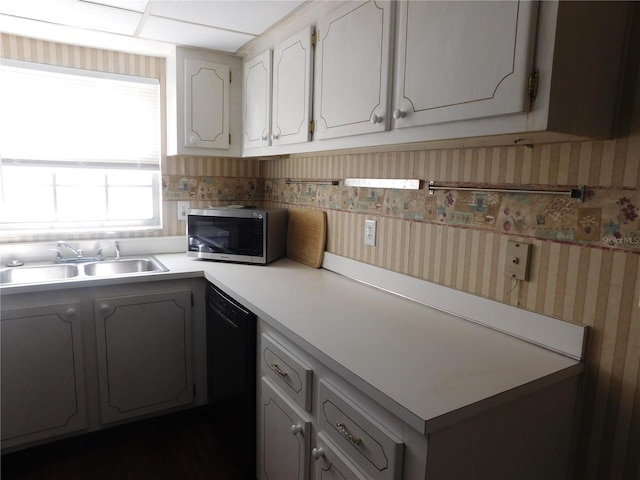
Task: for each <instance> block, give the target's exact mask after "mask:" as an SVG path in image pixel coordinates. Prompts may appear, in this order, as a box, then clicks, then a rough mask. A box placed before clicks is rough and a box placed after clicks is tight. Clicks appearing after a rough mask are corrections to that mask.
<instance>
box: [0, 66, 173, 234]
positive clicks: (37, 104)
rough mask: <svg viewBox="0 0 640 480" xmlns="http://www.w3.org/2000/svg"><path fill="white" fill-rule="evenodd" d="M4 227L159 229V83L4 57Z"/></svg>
mask: <svg viewBox="0 0 640 480" xmlns="http://www.w3.org/2000/svg"><path fill="white" fill-rule="evenodd" d="M0 85H1V87H0V111H1V112H2V115H0V228H2V230H3V231H5V232H16V233H17V232H31V233H36V232H45V231H46V232H51V231H67V232H68V231H88V230H132V229H149V228H161V227H162V222H161V218H162V215H161V189H160V180H161V174H160V145H161V111H160V85H159V81H158V80H157V79H152V78H146V77H135V76H130V75H120V74H112V73H104V72H95V71H89V70H81V69H77V68H66V67H57V66H52V65H45V64H36V63H30V62H22V61H13V60H7V59H0Z"/></svg>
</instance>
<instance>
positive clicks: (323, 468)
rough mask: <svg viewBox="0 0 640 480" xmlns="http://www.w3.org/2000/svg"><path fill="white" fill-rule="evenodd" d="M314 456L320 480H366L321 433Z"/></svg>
mask: <svg viewBox="0 0 640 480" xmlns="http://www.w3.org/2000/svg"><path fill="white" fill-rule="evenodd" d="M316 445H317V446H316V448H314V449H313V452H312V455H313V459H314V460H315V472H316V478H317V479H318V480H366V477H365V476H364V475H363V474H362V473H360V472H359V471H358V469H357V468H356V467H355V466H354V465H353V464H352V463H351V462H350V461H349V459H347V458H346V457H345V456H344V455H343V454H342V453H341V452H340V449H339V448H337V447H336V446H335V445H333V443H332V442H331V441H330V440H329V439H328V438H327V437H326V436H324V434H322V433H319V434H318V439H317V442H316Z"/></svg>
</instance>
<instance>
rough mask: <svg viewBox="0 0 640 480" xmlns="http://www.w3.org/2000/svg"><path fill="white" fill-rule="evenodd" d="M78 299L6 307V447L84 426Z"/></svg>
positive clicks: (2, 331) (0, 325)
mask: <svg viewBox="0 0 640 480" xmlns="http://www.w3.org/2000/svg"><path fill="white" fill-rule="evenodd" d="M80 313H81V307H80V304H79V303H66V304H60V305H47V306H41V307H26V308H20V309H16V310H5V311H3V312H2V322H0V338H1V339H2V345H1V348H2V358H1V359H0V365H1V366H2V372H1V375H2V389H1V392H2V399H1V400H2V415H1V417H2V426H1V428H0V430H1V431H2V447H3V448H5V447H11V446H14V445H19V444H22V443H26V442H30V441H34V440H39V439H43V438H48V437H54V436H56V435H60V434H63V433H68V432H73V431H78V430H82V429H84V428H86V426H87V415H86V396H85V384H84V367H83V354H82V331H81V318H80Z"/></svg>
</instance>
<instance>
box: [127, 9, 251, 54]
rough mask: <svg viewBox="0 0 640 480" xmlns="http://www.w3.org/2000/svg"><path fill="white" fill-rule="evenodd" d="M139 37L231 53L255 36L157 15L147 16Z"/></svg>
mask: <svg viewBox="0 0 640 480" xmlns="http://www.w3.org/2000/svg"><path fill="white" fill-rule="evenodd" d="M139 37H140V38H147V39H151V40H161V41H164V42H169V43H175V44H176V45H190V46H194V47H201V48H209V49H212V50H219V51H222V52H231V53H233V52H235V51H236V50H238V49H239V48H240V47H241V46H242V45H244V44H245V43H247V42H248V41H250V40H251V39H253V38H254V36H253V35H247V34H243V33H237V32H230V31H226V30H219V29H216V28H211V27H207V26H204V25H197V24H193V23H186V22H181V21H177V20H172V19H168V18H163V17H157V16H155V15H149V16H148V17H147V19H146V21H145V23H144V25H143V27H142V29H141V30H140V34H139Z"/></svg>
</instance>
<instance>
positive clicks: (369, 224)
mask: <svg viewBox="0 0 640 480" xmlns="http://www.w3.org/2000/svg"><path fill="white" fill-rule="evenodd" d="M364 244H365V245H370V246H372V247H375V246H376V221H375V220H365V221H364Z"/></svg>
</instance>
